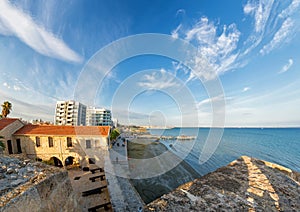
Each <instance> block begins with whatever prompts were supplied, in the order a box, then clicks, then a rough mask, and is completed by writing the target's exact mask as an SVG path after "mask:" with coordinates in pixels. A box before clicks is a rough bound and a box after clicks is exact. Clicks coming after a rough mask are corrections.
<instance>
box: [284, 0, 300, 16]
mask: <svg viewBox="0 0 300 212" xmlns="http://www.w3.org/2000/svg"><path fill="white" fill-rule="evenodd" d="M299 6H300V0H293V1H292V3H291V4H290V5H289V6H288V7H287V8H286V9H284V10H283V11H282V12H281V13H280V14H279V17H280V18H286V17H288V16H289V15H290V14H292V13H294V12H296V10H297V9H299Z"/></svg>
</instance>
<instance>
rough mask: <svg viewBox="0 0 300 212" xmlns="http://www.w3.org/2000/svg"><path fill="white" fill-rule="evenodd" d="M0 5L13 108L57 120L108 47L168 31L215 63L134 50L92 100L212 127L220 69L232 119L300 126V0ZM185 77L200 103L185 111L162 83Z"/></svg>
mask: <svg viewBox="0 0 300 212" xmlns="http://www.w3.org/2000/svg"><path fill="white" fill-rule="evenodd" d="M0 11H1V12H0V75H1V77H0V100H1V101H2V102H3V101H6V100H7V101H10V102H11V103H12V105H13V108H12V111H11V114H9V117H21V118H24V119H26V120H31V119H37V118H38V119H40V118H41V119H43V120H45V121H53V116H54V113H55V105H56V101H60V100H63V101H64V100H72V99H74V100H76V101H77V100H78V99H77V97H76V96H74V95H75V90H76V86H77V85H78V83H79V82H78V80H79V77H80V74H81V73H82V70H84V68H85V66H86V64H87V63H88V61H90V59H91V57H92V56H93V55H95V54H96V53H97V52H98V51H99V50H101V49H102V48H104V47H105V46H107V45H109V44H110V43H112V42H114V41H116V40H118V39H121V38H124V37H127V36H132V35H136V34H142V33H160V34H165V35H169V36H170V37H171V38H172V39H174V40H176V39H182V40H183V41H187V42H190V43H191V44H192V45H194V46H195V47H196V48H197V49H198V51H199V54H201V57H202V58H203V57H205V59H206V61H207V63H208V66H206V67H203V66H201V68H197V67H191V68H193V71H191V69H189V68H187V67H186V66H184V65H183V64H182V63H181V62H182V61H175V60H173V59H172V58H166V57H162V56H158V55H141V56H136V57H132V58H129V59H127V60H125V61H122V62H121V63H119V64H118V65H116V66H115V67H114V68H113V69H112V70H111V72H110V73H109V74H108V75H107V76H106V77H105V79H104V81H103V82H101V83H99V87H97V88H91V89H95V90H97V92H96V95H95V97H94V105H90V106H95V107H101V108H102V107H104V108H108V109H111V110H112V116H113V118H117V119H118V122H119V123H120V124H136V125H153V126H155V125H156V126H181V123H182V120H187V121H185V122H184V123H185V124H184V125H183V126H186V127H191V126H197V125H198V126H205V127H209V126H210V125H211V122H212V116H213V115H212V108H211V105H212V103H213V102H217V101H219V99H220V98H221V97H220V96H214V97H213V98H210V95H209V94H208V93H207V90H206V88H205V87H204V84H203V81H201V80H204V81H210V80H211V79H212V78H214V77H215V76H218V77H219V79H220V82H221V84H222V87H223V90H224V99H225V102H226V105H225V106H226V108H225V110H226V113H225V126H226V127H296V126H298V127H299V126H300V110H299V105H300V86H299V85H300V69H299V67H300V65H299V64H300V51H299V49H300V39H298V38H299V37H300V1H299V0H290V1H263V0H257V1H255V0H248V1H245V0H244V1H220V0H219V1H217V0H213V1H208V0H203V1H196V0H192V1H179V0H175V1H158V0H155V1H151V2H149V1H138V0H125V1H112V2H111V1H84V0H77V1H70V2H69V1H37V2H36V1H18V0H16V1H8V0H4V1H1V2H0ZM150 45H151V44H150ZM114 54H116V55H118V52H114ZM193 59H194V60H195V61H197V60H198V59H200V56H199V58H198V57H195V58H193ZM98 68H100V69H101V68H102V67H98ZM194 68H195V69H194ZM145 70H151V72H149V73H148V74H146V72H145V74H144V75H140V76H139V78H137V79H138V80H139V81H136V82H134V83H131V84H132V87H130V86H129V87H128V88H127V89H133V87H140V88H143V89H145V91H144V92H141V93H139V94H138V95H137V96H136V97H135V98H134V99H133V100H132V102H130V105H128V106H127V107H122V105H120V107H115V108H112V104H113V101H114V99H113V98H114V96H115V94H116V93H117V92H118V89H119V88H121V87H122V85H123V84H124V83H125V82H126V81H127V82H129V81H130V78H131V77H132V76H138V74H139V73H142V72H143V71H145ZM199 76H200V77H201V80H200V79H199ZM86 84H87V86H88V85H89V82H86ZM182 86H185V88H186V89H187V90H189V91H190V92H191V94H192V96H193V99H194V101H193V102H187V104H192V105H194V106H195V110H190V111H188V110H187V111H181V108H179V107H178V101H177V100H176V99H174V98H172V97H171V96H169V95H168V94H166V93H164V92H162V90H163V89H174V90H176V89H177V90H180V89H182ZM86 92H89V90H86ZM123 92H126V91H123ZM79 100H80V99H79ZM83 103H84V104H85V102H83ZM195 111H196V113H195ZM195 117H197V118H195ZM187 122H188V124H186V123H187Z"/></svg>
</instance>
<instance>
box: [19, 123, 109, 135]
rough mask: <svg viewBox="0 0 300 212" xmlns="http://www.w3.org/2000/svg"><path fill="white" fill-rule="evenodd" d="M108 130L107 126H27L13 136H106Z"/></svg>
mask: <svg viewBox="0 0 300 212" xmlns="http://www.w3.org/2000/svg"><path fill="white" fill-rule="evenodd" d="M109 130H110V127H109V126H57V125H31V124H28V125H26V126H24V127H22V128H21V129H19V130H18V131H17V132H15V133H14V135H58V136H64V135H65V136H67V135H87V136H99V135H101V136H108V135H109Z"/></svg>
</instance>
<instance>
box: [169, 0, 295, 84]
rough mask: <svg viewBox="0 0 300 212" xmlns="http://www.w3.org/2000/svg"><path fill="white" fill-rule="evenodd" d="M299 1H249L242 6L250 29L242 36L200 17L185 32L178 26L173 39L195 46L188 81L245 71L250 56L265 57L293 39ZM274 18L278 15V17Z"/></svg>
mask: <svg viewBox="0 0 300 212" xmlns="http://www.w3.org/2000/svg"><path fill="white" fill-rule="evenodd" d="M299 6H300V0H294V1H291V2H289V3H288V4H279V3H278V2H275V1H273V0H270V1H265V0H258V1H254V0H248V1H247V3H246V4H245V5H244V7H243V10H244V14H245V15H246V18H247V17H250V18H251V19H250V21H252V23H253V29H252V31H250V33H249V36H244V34H242V33H241V32H240V31H239V29H238V28H237V25H236V24H235V23H232V24H229V25H220V24H219V23H215V22H213V21H210V20H209V19H208V18H207V17H202V18H201V19H200V20H199V21H198V22H197V23H196V24H195V25H193V26H192V27H188V28H186V27H185V26H184V25H183V24H181V25H179V26H178V27H177V28H176V29H175V30H174V31H172V33H171V34H172V36H173V37H174V38H178V37H181V38H184V39H186V40H187V41H189V42H191V43H193V44H195V45H196V46H197V48H198V50H199V51H198V55H197V56H195V57H194V58H193V59H191V60H190V61H188V62H187V63H188V66H189V67H191V69H193V72H189V77H188V81H189V80H192V79H195V78H201V79H204V80H210V79H213V78H215V77H216V76H218V75H220V74H223V73H225V72H227V71H229V70H233V69H237V68H241V67H244V66H245V65H247V63H248V59H249V57H248V56H249V54H250V53H252V52H254V50H255V51H257V50H258V51H259V50H260V53H261V54H262V55H265V54H268V53H269V52H271V51H273V50H274V49H276V48H278V47H280V46H281V45H283V44H284V43H288V42H289V41H290V40H291V39H292V38H293V36H292V35H293V33H295V32H296V30H297V28H296V27H293V26H294V22H295V17H292V15H294V14H296V13H297V12H298V10H297V9H298V8H299ZM275 14H280V17H279V16H278V15H275ZM243 36H244V37H243Z"/></svg>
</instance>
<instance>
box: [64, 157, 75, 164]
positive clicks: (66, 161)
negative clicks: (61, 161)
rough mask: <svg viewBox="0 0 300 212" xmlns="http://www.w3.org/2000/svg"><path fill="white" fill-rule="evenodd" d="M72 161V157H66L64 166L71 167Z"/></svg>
mask: <svg viewBox="0 0 300 212" xmlns="http://www.w3.org/2000/svg"><path fill="white" fill-rule="evenodd" d="M74 159H75V158H74V157H72V156H69V157H67V158H66V160H65V166H69V165H73V163H74Z"/></svg>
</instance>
